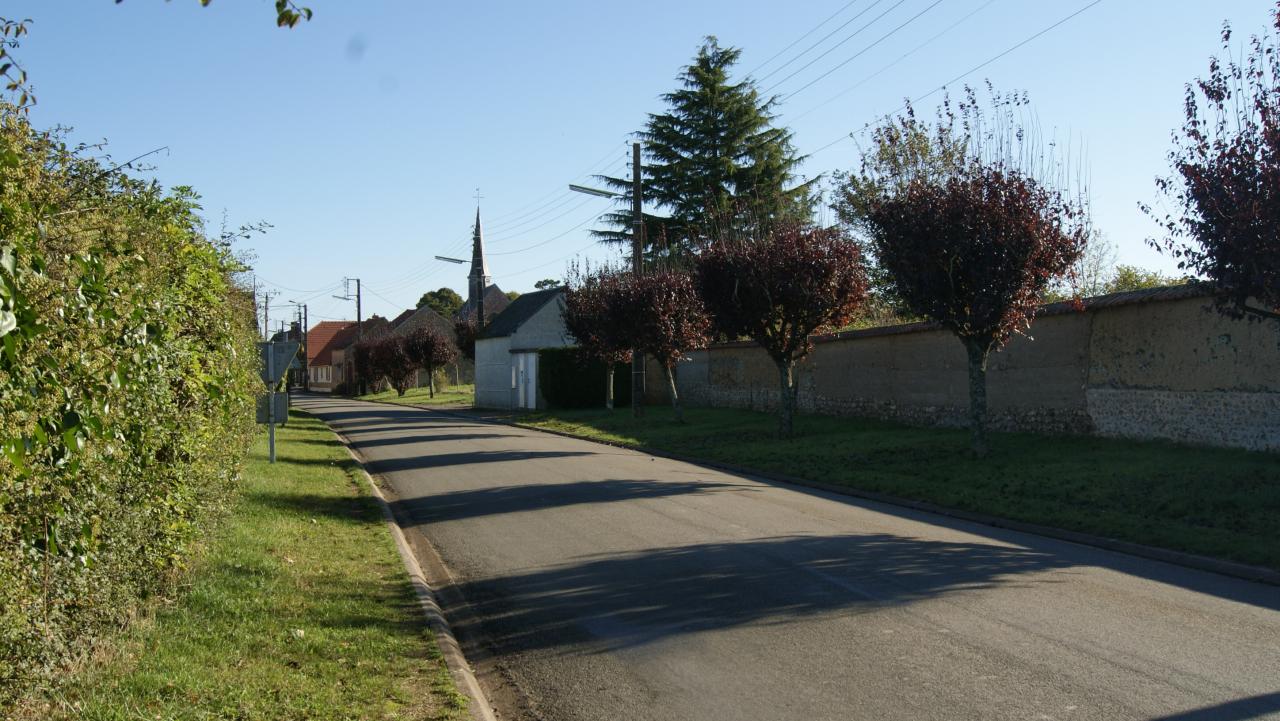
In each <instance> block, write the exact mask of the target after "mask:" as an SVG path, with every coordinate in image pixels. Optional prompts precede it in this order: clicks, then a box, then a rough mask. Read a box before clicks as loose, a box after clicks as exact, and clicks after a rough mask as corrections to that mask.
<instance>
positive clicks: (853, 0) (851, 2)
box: [747, 0, 858, 77]
mask: <svg viewBox="0 0 1280 721" xmlns="http://www.w3.org/2000/svg"><path fill="white" fill-rule="evenodd" d="M857 2H858V0H849V2H847V3H845V4H844V5H843V6H842V7H841V8H840V9H839V10H837V11H835V12H833V13H831V15H829V16H827V19H826V20H823V21H822V22H820V23H818V24H817V25H814V26H813V27H812V28H810V29H809V32H807V33H805V34H804V35H801V36H800V37H798V38H796V39H795V40H792V41H791V44H790V45H788V46H786V47H785V48H783V49H781V50H779V51H778V52H776V53H774V54H773V56H772V57H770V58H769V59H768V60H766V61H764V62H763V63H760V64H759V65H757V66H756V67H755V69H753V70H752V71H751V72H749V73H747V77H750V76H752V75H755V74H756V73H757V72H758V71H759V70H760V69H761V68H763V67H764V66H766V65H768V64H769V63H771V62H773V61H774V60H777V59H778V57H779V56H781V55H782V54H783V53H785V52H787V51H788V50H790V49H791V48H794V47H795V46H796V45H799V44H800V41H801V40H804V39H805V38H807V37H809V36H810V35H812V34H814V33H816V32H818V28H821V27H822V26H823V25H826V24H827V23H829V22H831V21H832V20H834V19H835V17H836V16H837V15H839V14H840V13H842V12H844V11H845V10H848V9H849V8H850V7H851V6H853V5H854V4H855V3H857ZM837 30H839V28H837Z"/></svg>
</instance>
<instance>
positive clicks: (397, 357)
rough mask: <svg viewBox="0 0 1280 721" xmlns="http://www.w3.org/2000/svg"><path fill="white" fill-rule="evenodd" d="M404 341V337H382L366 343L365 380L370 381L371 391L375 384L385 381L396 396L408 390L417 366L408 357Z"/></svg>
mask: <svg viewBox="0 0 1280 721" xmlns="http://www.w3.org/2000/svg"><path fill="white" fill-rule="evenodd" d="M404 340H405V339H404V336H395V335H384V336H381V337H379V338H375V339H374V340H371V341H366V342H367V343H368V346H369V366H370V369H369V371H368V373H366V375H365V378H366V380H368V381H370V382H369V387H370V388H371V389H375V388H376V386H377V383H378V382H379V381H381V380H384V379H385V380H386V381H387V383H388V385H390V386H391V387H392V388H394V389H395V391H396V395H398V396H402V395H404V394H405V391H407V390H409V387H410V386H411V385H412V384H413V375H414V373H415V372H416V371H417V370H418V366H417V364H416V363H415V362H414V360H413V359H412V358H410V357H409V354H408V352H407V348H406V346H405V342H404Z"/></svg>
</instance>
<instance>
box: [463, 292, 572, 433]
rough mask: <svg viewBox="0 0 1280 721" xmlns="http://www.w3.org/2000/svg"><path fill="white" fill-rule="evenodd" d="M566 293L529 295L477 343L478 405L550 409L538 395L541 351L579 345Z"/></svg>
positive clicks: (517, 301)
mask: <svg viewBox="0 0 1280 721" xmlns="http://www.w3.org/2000/svg"><path fill="white" fill-rule="evenodd" d="M563 309H564V290H563V289H561V288H550V289H547V290H540V291H537V292H534V293H525V294H524V295H522V296H520V297H519V298H516V299H515V301H513V302H512V303H511V305H510V306H509V307H508V308H507V309H506V310H504V311H502V312H501V313H499V314H498V316H497V317H496V318H494V319H493V322H492V323H491V324H490V325H489V327H487V328H485V330H484V332H483V333H481V334H480V337H479V338H477V339H476V405H477V406H478V407H481V408H502V409H516V408H530V409H532V408H545V407H546V402H545V401H544V400H543V398H542V396H541V394H540V393H539V392H538V351H539V350H541V349H543V348H564V347H567V346H571V345H573V337H572V336H570V335H569V331H568V330H567V329H566V328H565V325H564V316H563V315H562V311H563Z"/></svg>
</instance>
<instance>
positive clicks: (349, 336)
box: [307, 320, 356, 393]
mask: <svg viewBox="0 0 1280 721" xmlns="http://www.w3.org/2000/svg"><path fill="white" fill-rule="evenodd" d="M355 337H356V324H355V322H354V321H349V320H326V321H321V322H320V323H317V324H316V325H315V326H313V327H312V328H311V329H310V330H308V331H307V374H308V376H309V381H310V383H309V385H310V387H311V390H313V391H318V392H320V393H330V392H332V391H333V389H334V387H335V386H337V385H338V384H339V383H341V382H342V378H343V363H342V358H341V355H342V349H345V348H346V347H347V346H348V345H350V344H351V343H352V341H354V340H355ZM335 351H338V356H339V357H338V358H337V359H335V358H334V352H335Z"/></svg>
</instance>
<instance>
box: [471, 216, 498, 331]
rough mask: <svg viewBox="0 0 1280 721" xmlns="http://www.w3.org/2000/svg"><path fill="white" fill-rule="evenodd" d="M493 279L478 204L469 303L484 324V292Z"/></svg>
mask: <svg viewBox="0 0 1280 721" xmlns="http://www.w3.org/2000/svg"><path fill="white" fill-rule="evenodd" d="M492 280H493V278H492V277H490V275H489V264H488V263H487V262H485V259H484V230H483V229H482V228H481V227H480V205H479V203H477V204H476V227H475V230H474V231H473V232H472V234H471V273H470V275H468V276H467V301H468V305H470V307H472V308H474V309H476V311H478V313H477V314H478V315H479V322H480V323H481V324H483V323H484V292H485V289H487V288H488V287H489V284H490V282H492Z"/></svg>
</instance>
